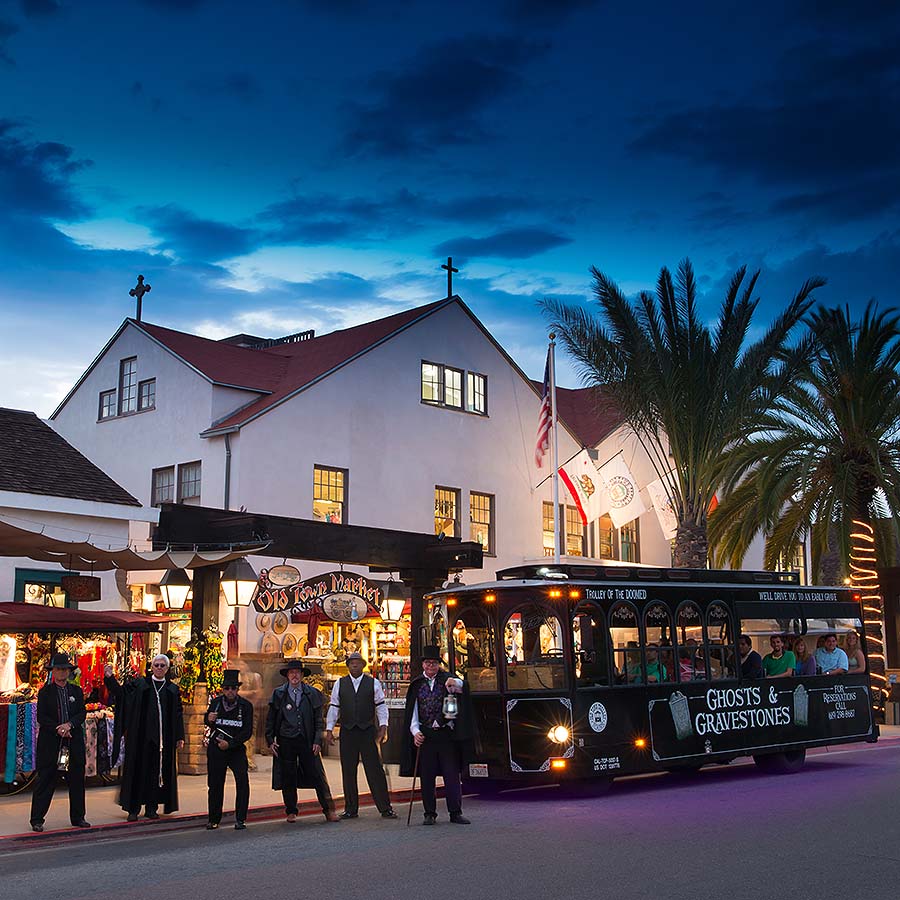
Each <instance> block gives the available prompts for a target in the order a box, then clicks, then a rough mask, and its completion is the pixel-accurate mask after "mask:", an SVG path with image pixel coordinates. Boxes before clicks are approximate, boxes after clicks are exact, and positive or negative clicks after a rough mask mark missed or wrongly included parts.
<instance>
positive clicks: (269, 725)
mask: <svg viewBox="0 0 900 900" xmlns="http://www.w3.org/2000/svg"><path fill="white" fill-rule="evenodd" d="M281 674H282V675H283V676H284V677H285V678H287V683H286V684H282V685H280V686H279V687H277V688H275V690H274V692H273V693H272V699H271V700H270V701H269V713H268V715H267V716H266V743H267V744H268V745H269V748H270V749H271V750H272V789H273V790H275V791H277V790H281V796H282V797H283V798H284V811H285V814H286V816H287V820H288V822H296V821H297V812H298V807H297V788H298V787H301V788H310V787H311V788H315V790H316V796H317V797H318V799H319V803H320V804H321V806H322V812H323V813H325V820H326V821H328V822H340V819H339V818H338V816H337V813H336V812H335V811H334V800H333V799H332V797H331V788H329V786H328V778H327V777H326V775H325V767H324V766H323V765H322V742H323V740H324V736H325V732H324V726H325V721H324V716H323V709H324V700H323V698H322V694H321V692H320V691H318V690H316V688H314V687H310V686H309V685H308V684H304V682H303V679H304V678H307V677H309V675H311V674H312V672H311V670H310V669H307V668H306V667H305V666H304V665H303V662H302V660H299V659H289V660H285V664H284V668H283V669H281Z"/></svg>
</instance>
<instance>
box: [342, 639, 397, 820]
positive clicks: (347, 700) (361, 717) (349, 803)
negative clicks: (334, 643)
mask: <svg viewBox="0 0 900 900" xmlns="http://www.w3.org/2000/svg"><path fill="white" fill-rule="evenodd" d="M346 663H347V669H348V670H349V673H350V674H349V675H344V677H343V678H339V679H338V680H337V681H336V682H335V685H334V688H333V689H332V691H331V705H330V706H329V707H328V715H327V717H326V728H327V731H326V732H325V739H326V740H327V741H328V743H329V744H333V743H334V726H335V723H336V722H337V721H338V718H339V717H340V722H341V776H342V778H343V782H344V812H343V814H342V815H341V818H342V819H356V818H358V817H359V786H358V785H357V780H356V776H357V772H358V769H359V759H360V756H361V757H362V761H363V768H364V769H365V770H366V781H368V782H369V790H370V791H371V792H372V797H373V799H374V800H375V805H376V806H377V807H378V812H380V813H381V817H382V818H383V819H396V818H397V813H395V812H394V810H393V809H391V799H390V797H389V796H388V787H387V778H385V776H384V766H383V765H382V764H381V757H380V756H379V755H378V745H379V744H383V743H384V741H385V739H386V738H387V725H388V710H387V706H386V705H385V702H384V689H383V688H382V687H381V682H380V681H379V680H378V679H377V678H373V677H372V676H371V675H366V674H364V673H363V669H364V668H365V667H366V660H365V658H364V657H363V656H362V654H360V653H356V652H354V653H348V654H347V659H346ZM376 721H377V723H378V731H377V732H376V730H375V723H376Z"/></svg>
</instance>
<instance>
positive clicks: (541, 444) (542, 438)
mask: <svg viewBox="0 0 900 900" xmlns="http://www.w3.org/2000/svg"><path fill="white" fill-rule="evenodd" d="M552 418H553V410H552V401H551V399H550V351H549V349H548V350H547V364H546V365H545V366H544V387H543V389H542V391H541V411H540V413H539V414H538V428H537V442H536V443H535V445H534V462H535V465H536V466H537V467H538V468H539V469H540V468H541V466H542V465H543V464H544V457H545V456H546V455H547V452H548V451H549V450H550V426H551V419H552Z"/></svg>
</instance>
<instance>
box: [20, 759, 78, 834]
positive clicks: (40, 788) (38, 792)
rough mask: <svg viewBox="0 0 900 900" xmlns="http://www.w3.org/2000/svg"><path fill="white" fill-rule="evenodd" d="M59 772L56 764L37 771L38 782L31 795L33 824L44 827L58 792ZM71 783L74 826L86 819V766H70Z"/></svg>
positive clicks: (70, 794)
mask: <svg viewBox="0 0 900 900" xmlns="http://www.w3.org/2000/svg"><path fill="white" fill-rule="evenodd" d="M58 776H59V772H58V771H57V769H56V764H55V763H54V765H52V766H45V767H42V768H40V769H38V770H37V781H36V782H35V786H34V793H32V795H31V824H32V825H43V824H44V817H45V816H46V815H47V810H49V809H50V801H51V800H52V799H53V792H54V791H55V790H56V779H57V777H58ZM66 779H67V780H68V782H69V821H70V822H71V823H72V824H73V825H74V824H75V823H76V822H80V821H81V820H82V819H83V818H84V765H83V764H82V765H81V766H70V768H69V771H68V772H67V773H66Z"/></svg>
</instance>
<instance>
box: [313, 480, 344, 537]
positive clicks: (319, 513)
mask: <svg viewBox="0 0 900 900" xmlns="http://www.w3.org/2000/svg"><path fill="white" fill-rule="evenodd" d="M347 475H348V472H347V470H346V469H332V468H329V467H328V466H314V467H313V518H314V519H316V520H317V521H319V522H336V523H338V524H340V523H341V522H346V505H347Z"/></svg>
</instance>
